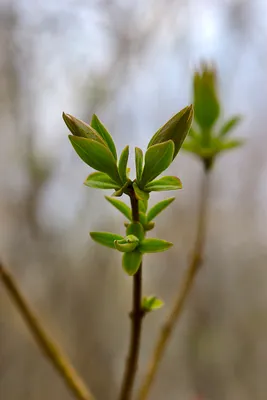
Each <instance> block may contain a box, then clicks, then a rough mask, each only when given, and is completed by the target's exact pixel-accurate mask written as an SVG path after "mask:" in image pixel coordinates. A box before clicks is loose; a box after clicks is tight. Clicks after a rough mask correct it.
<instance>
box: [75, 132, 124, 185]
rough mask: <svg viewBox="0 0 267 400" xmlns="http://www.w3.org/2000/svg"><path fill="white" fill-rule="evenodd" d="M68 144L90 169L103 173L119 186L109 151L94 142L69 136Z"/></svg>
mask: <svg viewBox="0 0 267 400" xmlns="http://www.w3.org/2000/svg"><path fill="white" fill-rule="evenodd" d="M69 139H70V142H71V144H72V146H73V147H74V150H75V151H76V153H77V154H78V156H79V157H80V158H81V159H82V160H83V161H84V162H85V163H86V164H88V165H90V167H92V168H94V169H96V170H97V171H100V172H105V173H106V174H107V175H109V176H110V177H111V178H112V179H113V180H114V181H115V182H117V183H118V184H119V185H121V179H120V176H119V173H118V168H117V165H116V161H115V159H114V157H113V155H112V153H111V152H110V150H109V149H108V148H107V147H105V146H104V145H102V144H101V143H98V142H96V141H95V140H91V139H85V138H81V137H77V136H71V135H69Z"/></svg>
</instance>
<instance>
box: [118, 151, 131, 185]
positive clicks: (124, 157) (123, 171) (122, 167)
mask: <svg viewBox="0 0 267 400" xmlns="http://www.w3.org/2000/svg"><path fill="white" fill-rule="evenodd" d="M128 158H129V146H126V147H125V148H124V149H123V150H122V153H121V156H120V160H119V174H120V177H121V180H122V182H123V183H125V182H126V181H127V179H128V178H127V163H128Z"/></svg>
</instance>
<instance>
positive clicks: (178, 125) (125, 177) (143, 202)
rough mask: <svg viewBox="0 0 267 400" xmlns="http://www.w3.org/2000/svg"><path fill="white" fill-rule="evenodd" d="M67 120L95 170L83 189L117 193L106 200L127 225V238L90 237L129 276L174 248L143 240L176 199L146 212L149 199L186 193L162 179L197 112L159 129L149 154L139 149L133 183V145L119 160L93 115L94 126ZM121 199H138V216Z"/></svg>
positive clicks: (79, 148) (78, 146)
mask: <svg viewBox="0 0 267 400" xmlns="http://www.w3.org/2000/svg"><path fill="white" fill-rule="evenodd" d="M63 119H64V121H65V123H66V125H67V127H68V128H69V130H70V131H71V133H72V135H69V139H70V141H71V144H72V146H73V148H74V150H75V151H76V153H77V154H78V155H79V157H80V158H81V159H82V160H83V161H84V162H85V163H86V164H88V165H89V166H90V167H92V168H93V169H95V170H96V172H93V173H91V174H90V175H89V176H88V177H87V178H86V180H85V182H84V184H85V185H86V186H89V187H91V188H97V189H113V190H114V192H113V195H112V197H108V196H106V199H107V201H108V202H109V203H110V204H112V205H113V206H114V207H115V208H116V209H117V210H118V211H120V212H121V213H122V214H123V215H124V216H125V217H126V218H127V220H128V221H129V222H127V223H125V226H126V236H125V237H123V236H120V235H117V234H115V233H110V232H91V233H90V235H91V238H92V239H93V240H94V241H95V242H97V243H99V244H101V245H103V246H107V247H110V248H112V249H115V250H118V251H120V252H122V253H124V254H123V257H122V265H123V269H124V270H125V272H126V273H128V274H129V275H134V274H136V272H137V271H138V269H139V267H140V265H141V262H142V257H143V254H145V253H157V252H160V251H165V250H168V249H169V248H170V247H171V246H172V243H170V242H166V241H165V240H161V239H154V238H149V239H147V238H145V236H146V232H147V231H150V230H151V229H153V228H154V226H155V223H154V221H153V220H154V218H155V217H156V216H157V215H158V214H159V213H160V212H161V211H163V210H164V209H165V208H166V207H167V206H168V205H170V204H171V203H172V202H173V200H174V197H172V198H170V199H166V200H163V201H160V202H159V203H157V204H156V205H155V206H154V207H152V208H151V209H149V210H148V199H149V195H150V193H151V192H153V191H154V192H157V191H168V190H177V189H181V188H182V184H181V181H180V179H179V178H177V177H175V176H163V177H161V178H159V179H156V178H157V177H158V176H159V175H160V174H161V173H162V172H163V171H165V170H166V169H167V168H168V167H169V166H170V164H171V163H172V161H173V160H174V158H175V157H176V156H177V154H178V152H179V150H180V148H181V146H182V144H183V141H184V139H185V137H186V135H187V133H188V131H189V129H190V127H191V123H192V119H193V107H192V106H189V107H185V108H184V109H183V110H181V111H180V112H179V113H178V114H176V115H174V117H172V118H171V119H170V120H169V121H168V122H167V123H166V124H165V125H164V126H163V127H161V128H160V129H159V130H158V131H157V132H156V133H155V135H154V136H153V137H152V139H151V140H150V142H149V144H148V147H147V150H146V152H145V155H143V152H142V150H141V149H139V148H138V147H136V148H135V166H136V178H135V179H134V180H131V179H130V178H129V168H128V167H127V164H128V158H129V146H126V147H125V148H124V149H123V151H122V153H121V156H120V157H119V159H118V158H117V151H116V146H115V144H114V141H113V139H112V136H111V135H110V134H109V132H108V131H107V129H106V128H105V127H104V125H103V124H102V122H101V121H100V120H99V119H98V118H97V116H96V115H93V117H92V120H91V124H90V125H89V124H86V123H85V122H83V121H81V120H79V119H77V118H75V117H73V116H71V115H69V114H65V113H63ZM123 194H125V195H128V196H129V197H130V198H131V199H133V198H135V201H136V206H137V208H138V214H137V217H136V216H134V215H133V213H134V211H133V209H131V208H130V207H129V206H128V205H127V204H125V203H124V202H123V201H121V200H119V199H117V198H116V197H120V196H122V195H123Z"/></svg>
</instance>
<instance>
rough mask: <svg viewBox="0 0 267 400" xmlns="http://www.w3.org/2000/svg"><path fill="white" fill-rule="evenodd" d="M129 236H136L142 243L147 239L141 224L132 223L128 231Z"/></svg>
mask: <svg viewBox="0 0 267 400" xmlns="http://www.w3.org/2000/svg"><path fill="white" fill-rule="evenodd" d="M126 234H127V235H134V236H136V237H137V238H138V239H139V240H140V241H141V240H143V239H144V237H145V232H144V228H143V226H142V224H141V223H140V222H132V223H131V224H130V225H129V226H128V228H127V230H126Z"/></svg>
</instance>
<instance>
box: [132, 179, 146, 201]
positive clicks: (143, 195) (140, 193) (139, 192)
mask: <svg viewBox="0 0 267 400" xmlns="http://www.w3.org/2000/svg"><path fill="white" fill-rule="evenodd" d="M133 189H134V193H135V196H136V198H137V199H138V200H142V201H147V200H148V199H149V193H147V192H144V191H143V190H141V189H140V188H139V186H138V185H137V183H136V182H134V183H133Z"/></svg>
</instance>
